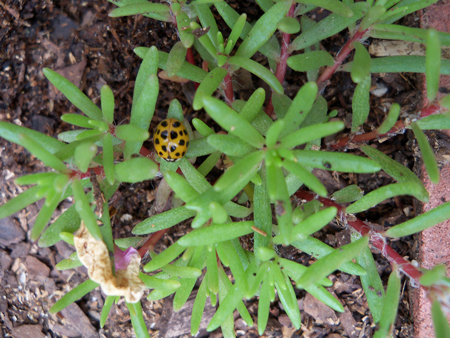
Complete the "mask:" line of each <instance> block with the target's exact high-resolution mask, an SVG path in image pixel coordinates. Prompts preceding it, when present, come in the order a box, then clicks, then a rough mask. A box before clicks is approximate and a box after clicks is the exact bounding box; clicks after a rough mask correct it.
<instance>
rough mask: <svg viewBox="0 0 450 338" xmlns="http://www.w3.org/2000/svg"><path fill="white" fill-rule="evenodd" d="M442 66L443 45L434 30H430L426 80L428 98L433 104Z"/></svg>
mask: <svg viewBox="0 0 450 338" xmlns="http://www.w3.org/2000/svg"><path fill="white" fill-rule="evenodd" d="M440 66H441V44H440V41H439V36H438V34H437V32H436V31H435V30H434V29H429V30H428V34H427V48H426V60H425V68H426V79H427V98H428V101H429V102H433V101H434V99H435V98H436V96H437V93H438V89H439V69H440Z"/></svg>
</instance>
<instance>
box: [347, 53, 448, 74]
mask: <svg viewBox="0 0 450 338" xmlns="http://www.w3.org/2000/svg"><path fill="white" fill-rule="evenodd" d="M352 63H353V61H352V62H348V63H346V64H345V65H343V66H342V70H344V71H350V69H351V67H352ZM370 72H371V73H404V72H405V73H406V72H410V73H426V66H425V56H419V55H400V56H386V57H380V58H376V59H372V63H371V65H370ZM439 73H440V74H444V75H450V60H447V59H443V60H441V68H440V71H439Z"/></svg>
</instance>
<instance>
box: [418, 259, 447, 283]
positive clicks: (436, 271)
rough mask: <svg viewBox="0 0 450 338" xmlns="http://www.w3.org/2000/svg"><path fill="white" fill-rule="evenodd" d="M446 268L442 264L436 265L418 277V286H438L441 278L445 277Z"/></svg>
mask: <svg viewBox="0 0 450 338" xmlns="http://www.w3.org/2000/svg"><path fill="white" fill-rule="evenodd" d="M446 272H447V268H446V267H445V265H444V264H437V265H435V266H434V267H433V268H432V269H431V270H427V271H425V272H424V273H423V275H422V277H420V280H419V282H420V285H423V286H432V285H433V284H438V283H439V282H440V281H441V280H442V278H443V277H446Z"/></svg>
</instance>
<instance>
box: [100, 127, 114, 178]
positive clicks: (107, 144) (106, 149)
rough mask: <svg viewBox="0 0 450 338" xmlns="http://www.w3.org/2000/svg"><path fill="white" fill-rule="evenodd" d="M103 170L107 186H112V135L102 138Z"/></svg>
mask: <svg viewBox="0 0 450 338" xmlns="http://www.w3.org/2000/svg"><path fill="white" fill-rule="evenodd" d="M103 170H104V171H105V176H106V179H107V180H108V182H109V184H111V185H112V184H114V181H115V178H114V150H113V145H112V135H111V134H109V133H108V134H106V135H105V137H104V138H103Z"/></svg>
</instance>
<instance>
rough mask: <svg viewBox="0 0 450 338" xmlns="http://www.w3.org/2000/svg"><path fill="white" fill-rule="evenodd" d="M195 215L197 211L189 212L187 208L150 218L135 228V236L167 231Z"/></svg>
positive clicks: (172, 210) (179, 208)
mask: <svg viewBox="0 0 450 338" xmlns="http://www.w3.org/2000/svg"><path fill="white" fill-rule="evenodd" d="M194 215H195V211H193V210H188V209H186V207H184V206H182V207H178V208H174V209H171V210H168V211H165V212H163V213H161V214H157V215H155V216H152V217H149V218H147V219H145V220H143V221H142V222H140V223H138V224H136V226H135V227H134V228H133V231H132V232H133V234H135V235H145V234H150V233H153V232H156V231H159V230H163V229H167V228H170V227H172V226H174V225H175V224H178V223H180V222H182V221H184V220H186V219H188V218H190V217H193V216H194Z"/></svg>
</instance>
